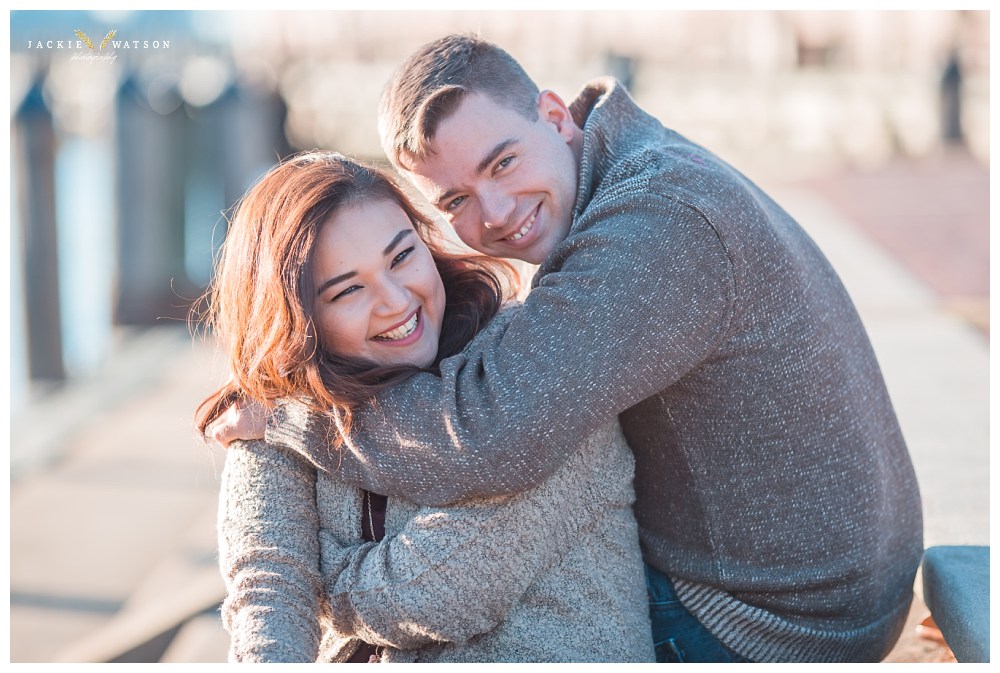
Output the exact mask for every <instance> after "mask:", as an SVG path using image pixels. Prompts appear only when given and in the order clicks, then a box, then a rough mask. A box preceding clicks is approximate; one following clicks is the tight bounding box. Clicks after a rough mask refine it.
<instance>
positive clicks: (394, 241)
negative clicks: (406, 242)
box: [382, 229, 413, 257]
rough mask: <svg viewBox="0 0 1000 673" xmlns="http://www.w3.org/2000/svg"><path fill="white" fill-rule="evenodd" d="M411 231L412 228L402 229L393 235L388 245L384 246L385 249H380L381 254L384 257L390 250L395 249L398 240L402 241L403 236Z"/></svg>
mask: <svg viewBox="0 0 1000 673" xmlns="http://www.w3.org/2000/svg"><path fill="white" fill-rule="evenodd" d="M412 233H413V230H412V229H403V230H402V231H401V232H399V233H398V234H396V235H395V236H393V238H392V241H390V242H389V245H387V246H385V250H383V251H382V256H383V257H385V256H386V255H388V254H389V253H390V252H392V251H393V249H395V247H396V246H397V245H399V242H400V241H402V240H403V239H404V238H406V237H407V236H409V235H410V234H412Z"/></svg>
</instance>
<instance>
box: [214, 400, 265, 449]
mask: <svg viewBox="0 0 1000 673" xmlns="http://www.w3.org/2000/svg"><path fill="white" fill-rule="evenodd" d="M269 413H270V410H269V409H268V408H267V407H265V406H264V405H263V404H259V403H257V402H240V403H239V404H234V405H233V406H231V407H229V409H227V410H226V413H224V414H222V415H221V416H219V417H218V418H217V419H215V420H214V421H212V423H210V424H209V426H208V427H207V428H206V429H205V434H206V435H208V436H209V437H210V438H212V439H213V440H215V441H216V442H218V443H219V444H221V445H222V446H223V448H228V446H229V443H230V442H232V441H234V440H237V439H263V438H264V428H265V427H266V426H267V416H268V414H269Z"/></svg>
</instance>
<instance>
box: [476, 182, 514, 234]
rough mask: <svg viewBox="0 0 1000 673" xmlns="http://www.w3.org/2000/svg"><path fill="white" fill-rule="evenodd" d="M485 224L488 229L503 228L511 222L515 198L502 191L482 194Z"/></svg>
mask: <svg viewBox="0 0 1000 673" xmlns="http://www.w3.org/2000/svg"><path fill="white" fill-rule="evenodd" d="M480 198H481V199H482V208H483V226H484V227H486V228H487V229H502V228H503V227H505V226H507V224H509V222H510V215H511V213H512V212H513V211H514V203H515V199H514V197H513V196H510V195H509V194H504V193H503V192H500V191H491V192H487V193H484V194H482V196H481V197H480Z"/></svg>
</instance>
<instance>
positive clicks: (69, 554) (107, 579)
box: [10, 185, 989, 663]
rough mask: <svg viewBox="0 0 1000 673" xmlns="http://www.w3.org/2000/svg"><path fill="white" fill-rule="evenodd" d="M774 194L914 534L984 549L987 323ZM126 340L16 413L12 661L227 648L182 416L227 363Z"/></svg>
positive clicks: (205, 487)
mask: <svg viewBox="0 0 1000 673" xmlns="http://www.w3.org/2000/svg"><path fill="white" fill-rule="evenodd" d="M772 192H773V195H774V196H775V198H776V199H777V200H778V201H779V203H782V204H783V205H785V206H786V208H787V209H788V210H789V211H790V212H791V213H792V214H793V215H795V216H796V217H797V218H798V219H799V220H800V222H802V223H803V225H804V226H805V227H806V229H807V230H808V231H809V232H810V233H811V234H812V235H813V236H814V238H815V239H816V241H817V242H818V243H819V245H820V247H821V248H823V249H824V250H825V251H826V253H827V254H828V256H829V257H830V259H831V261H832V262H833V264H834V266H835V267H836V268H837V269H838V271H839V272H840V273H841V275H842V277H843V278H844V281H845V283H846V285H847V286H848V289H849V290H850V292H851V293H852V295H853V297H854V298H855V301H856V303H857V305H858V307H859V310H860V311H861V314H862V317H863V318H864V320H865V323H866V325H867V326H868V329H869V332H870V334H871V337H872V340H873V342H874V344H875V349H876V352H877V354H878V356H879V360H880V362H881V364H882V367H883V370H884V372H885V376H886V380H887V382H888V385H889V389H890V393H891V394H892V397H893V400H894V403H895V405H896V409H897V413H898V415H899V418H900V422H901V424H902V427H903V432H904V435H905V437H906V440H907V443H908V445H909V448H910V451H911V454H912V456H913V460H914V463H915V465H916V469H917V476H918V479H919V481H920V486H921V490H922V495H923V499H924V507H925V526H926V528H925V530H926V533H925V542H926V545H927V546H931V545H938V544H989V509H988V506H989V445H988V432H989V417H988V413H989V411H988V385H989V371H988V364H989V352H988V341H987V339H986V338H985V336H984V334H983V332H982V331H981V330H978V329H976V328H975V327H973V326H971V324H970V323H969V322H967V321H965V320H963V319H962V318H961V317H959V316H958V315H957V314H956V313H955V312H954V311H953V310H950V308H949V307H948V306H947V305H946V304H945V303H944V302H942V301H941V298H940V296H939V294H937V293H935V292H934V291H933V290H932V289H931V286H930V285H928V284H927V283H926V282H923V281H920V280H918V279H917V278H916V277H915V276H914V274H913V273H912V271H911V270H908V269H907V268H906V267H904V266H903V264H901V263H900V262H899V261H897V258H895V257H893V256H892V255H890V253H889V252H887V251H886V250H887V248H886V247H884V246H883V245H881V244H879V243H876V242H875V239H874V238H873V237H871V236H867V235H865V234H863V233H862V232H863V231H864V229H863V228H859V227H858V226H857V223H856V222H852V221H849V220H847V219H846V216H845V213H844V212H843V210H838V209H836V208H835V207H833V206H832V205H831V195H830V193H829V192H823V193H821V192H822V190H817V189H816V188H815V187H813V188H808V189H807V188H805V187H804V186H802V185H798V186H789V185H778V186H775V187H773V188H772ZM824 194H825V196H824ZM832 201H833V202H835V201H836V198H833V199H832ZM125 345H127V346H128V348H127V349H125V350H124V351H123V352H121V353H120V354H119V355H118V356H116V358H115V361H114V362H113V363H112V366H110V367H109V368H108V370H107V372H106V373H105V374H104V375H102V378H101V379H100V380H97V381H94V382H91V383H89V384H84V385H80V386H76V387H73V388H70V389H68V390H66V391H65V392H63V393H61V394H60V395H57V396H54V397H52V398H50V399H49V400H47V401H46V402H45V403H42V404H38V405H36V406H35V407H33V408H32V409H31V410H30V411H29V413H28V414H27V415H26V416H22V417H17V418H14V419H13V420H12V433H11V445H12V473H13V476H14V477H15V481H14V483H12V485H11V531H10V541H11V612H10V627H11V628H10V634H11V648H10V655H11V661H12V662H53V661H86V660H94V661H99V660H107V659H108V658H114V657H118V658H120V659H122V660H129V659H130V658H132V659H138V660H141V658H142V657H143V656H148V654H149V653H150V652H157V653H158V654H157V656H158V658H160V659H161V660H163V661H174V662H208V663H211V662H221V661H224V660H225V652H226V647H227V638H226V635H225V633H224V632H223V630H222V628H221V624H220V623H219V619H218V613H217V610H215V606H216V605H217V603H218V600H219V599H220V598H221V596H222V582H221V579H220V578H219V577H218V571H217V569H216V566H215V538H214V516H215V507H216V496H217V488H218V474H219V471H220V470H221V465H222V457H221V453H220V452H219V451H218V450H211V449H208V448H206V447H204V446H203V445H201V444H199V443H197V442H196V440H195V439H194V437H193V433H192V429H191V414H192V410H193V407H194V406H195V404H196V403H197V401H199V400H200V399H201V398H202V397H203V396H204V395H206V394H207V393H208V392H210V390H211V389H212V384H213V383H215V382H217V381H219V380H220V379H221V371H222V369H221V367H220V366H219V364H218V363H217V362H214V361H213V356H212V353H211V349H209V348H208V347H206V346H205V345H204V344H195V345H192V344H191V342H190V338H189V337H188V335H187V333H186V330H185V329H184V328H157V329H155V330H151V331H149V332H146V333H143V334H141V335H138V336H134V337H131V338H129V339H128V340H127V341H126V342H125ZM920 608H921V606H920V604H917V605H916V606H915V608H914V619H916V618H917V613H918V612H919V610H920ZM185 618H189V619H187V621H186V622H184V619H185ZM181 622H184V623H183V627H182V628H181V629H180V630H177V629H175V628H172V627H173V626H176V624H179V623H181ZM164 629H166V631H165V632H163V630H164ZM160 632H162V633H160ZM911 632H912V629H910V631H908V633H907V634H904V641H901V643H900V646H899V647H897V649H896V651H895V652H894V653H893V656H891V657H890V659H891V660H896V661H915V660H919V661H934V660H938V659H937V658H939V657H940V656H941V653H940V649H938V650H934V649H933V648H930V647H923V646H922V645H920V644H919V643H916V642H915V641H914V640H913V638H912V636H910V635H908V634H909V633H911ZM155 635H159V636H160V637H159V639H158V640H157V641H155V642H152V643H150V642H147V641H148V640H149V639H150V638H151V637H152V636H155ZM144 639H145V641H144ZM138 646H143V647H142V648H140V649H139V650H133V649H132V648H133V647H138ZM130 650H131V651H130Z"/></svg>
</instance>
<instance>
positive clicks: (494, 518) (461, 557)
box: [320, 422, 633, 649]
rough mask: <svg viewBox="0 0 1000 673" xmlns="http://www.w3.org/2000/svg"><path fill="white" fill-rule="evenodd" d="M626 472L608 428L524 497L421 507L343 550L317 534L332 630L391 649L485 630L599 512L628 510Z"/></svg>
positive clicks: (626, 457)
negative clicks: (386, 532) (394, 526)
mask: <svg viewBox="0 0 1000 673" xmlns="http://www.w3.org/2000/svg"><path fill="white" fill-rule="evenodd" d="M609 445H610V448H609ZM632 476H633V461H632V456H631V454H630V453H629V451H628V448H627V447H626V445H625V443H624V438H622V437H621V435H620V430H619V428H618V424H617V422H616V423H614V424H613V425H611V426H610V427H608V428H605V429H602V430H601V431H599V432H598V433H595V435H594V436H593V437H591V438H590V439H589V440H588V441H587V442H585V445H584V446H583V447H581V448H580V449H579V450H577V451H576V452H574V453H573V454H572V455H571V456H570V458H569V459H568V460H567V461H566V462H565V463H564V464H563V465H562V466H561V467H560V468H559V469H558V470H557V471H556V472H555V474H554V475H553V476H552V477H551V478H550V479H549V480H548V481H546V482H545V483H544V484H542V485H541V486H540V487H538V488H536V489H533V490H531V491H527V492H525V493H521V494H519V495H516V496H513V497H495V498H489V499H478V500H475V501H468V502H466V503H463V504H461V505H458V506H453V507H449V508H447V509H435V508H423V509H421V510H420V511H419V513H418V514H417V515H416V516H415V517H413V518H412V519H410V520H409V522H408V523H407V524H406V525H405V527H404V528H403V529H402V530H400V531H399V532H398V533H397V534H396V535H393V536H391V537H387V538H386V539H384V540H382V541H381V542H379V543H366V544H362V545H359V546H353V547H349V548H345V547H343V546H341V545H339V544H337V542H336V541H334V540H332V539H329V538H328V537H326V536H325V534H324V533H322V532H321V545H320V546H321V557H322V561H321V566H322V572H323V577H324V581H325V585H326V593H327V598H328V600H329V601H330V607H331V611H332V614H333V617H332V619H333V623H334V628H335V630H337V631H339V632H341V634H342V635H345V636H355V637H358V638H361V639H362V640H365V641H366V642H370V643H372V644H376V645H382V646H389V647H394V648H397V649H415V648H418V647H421V646H424V645H427V644H429V643H435V642H438V643H440V642H453V643H462V642H464V641H466V640H468V639H469V638H472V637H473V636H476V635H478V634H482V633H486V632H488V631H491V630H493V629H494V628H496V627H497V625H498V624H499V623H500V622H501V621H503V620H504V618H505V617H506V616H507V613H508V612H509V611H510V609H511V608H512V606H514V605H515V604H517V603H518V602H519V601H520V600H521V597H522V596H523V594H524V592H525V591H526V590H527V589H528V587H529V586H530V585H531V584H532V583H533V582H534V581H535V580H536V578H538V576H539V575H540V574H542V573H544V572H545V571H546V570H547V569H548V568H550V567H552V566H553V565H554V564H556V563H558V562H559V561H560V559H561V558H562V556H563V555H564V554H565V553H566V551H567V550H568V549H570V548H571V547H573V546H574V545H579V544H586V542H584V539H585V538H586V536H587V531H588V529H590V528H592V527H593V526H594V525H595V523H596V521H597V520H598V519H599V518H600V517H601V516H604V515H606V513H607V509H608V508H610V507H625V508H628V507H630V506H631V503H632V499H633V494H632V487H631V480H632ZM391 503H392V501H391V500H390V506H391Z"/></svg>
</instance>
